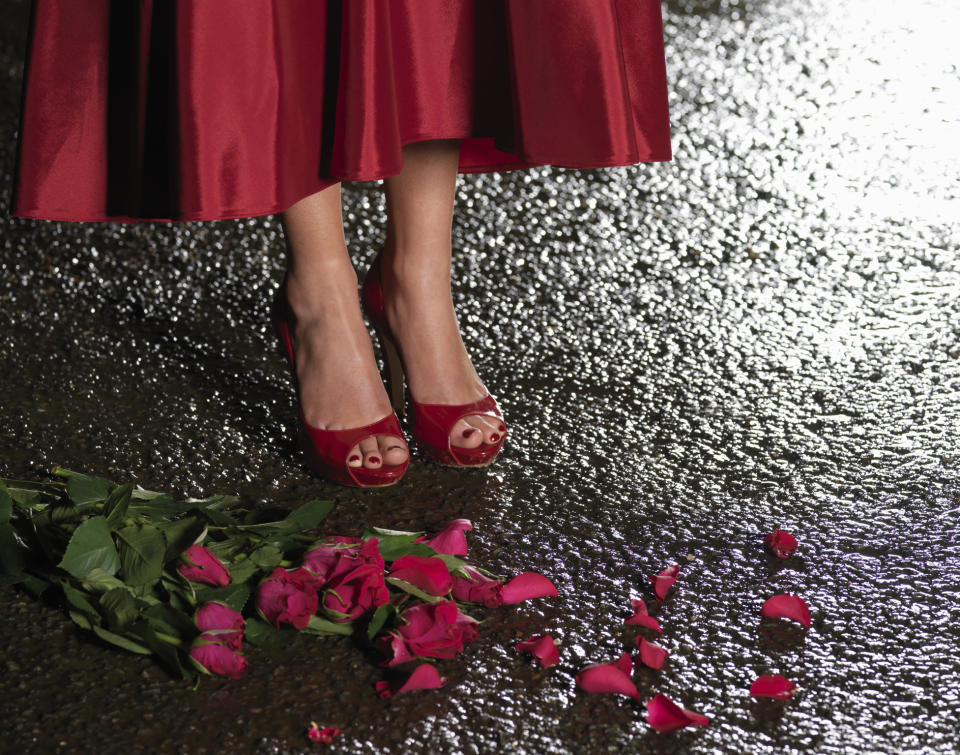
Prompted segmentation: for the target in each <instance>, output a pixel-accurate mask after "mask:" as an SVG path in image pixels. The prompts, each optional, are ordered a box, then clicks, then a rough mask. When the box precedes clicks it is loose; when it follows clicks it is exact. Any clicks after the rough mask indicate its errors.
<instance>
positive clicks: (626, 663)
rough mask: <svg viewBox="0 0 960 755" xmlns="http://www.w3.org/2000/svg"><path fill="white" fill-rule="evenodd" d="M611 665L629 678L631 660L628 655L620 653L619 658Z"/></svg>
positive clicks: (631, 668) (631, 669) (631, 666)
mask: <svg viewBox="0 0 960 755" xmlns="http://www.w3.org/2000/svg"><path fill="white" fill-rule="evenodd" d="M613 665H614V666H616V667H617V668H618V669H620V670H621V671H622V672H623V673H624V674H626V675H627V676H630V672H631V671H633V658H631V657H630V653H620V657H619V658H617V660H615V661H614V662H613Z"/></svg>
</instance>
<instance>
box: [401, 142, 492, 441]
mask: <svg viewBox="0 0 960 755" xmlns="http://www.w3.org/2000/svg"><path fill="white" fill-rule="evenodd" d="M459 153H460V142H459V140H456V139H444V140H433V141H426V142H416V143H414V144H408V145H407V146H405V147H404V148H403V170H402V171H401V172H400V173H398V174H397V175H394V176H390V177H389V178H387V179H386V180H385V181H384V188H385V192H386V198H387V239H386V244H385V246H384V257H383V263H382V264H383V268H382V277H383V289H384V305H385V310H386V316H387V320H388V322H389V324H390V329H391V330H392V331H393V334H394V336H395V337H396V338H397V341H398V345H399V347H400V351H401V353H402V354H403V361H404V367H405V372H406V376H407V383H408V386H409V388H410V394H411V395H412V396H413V397H414V398H415V399H416V400H417V402H419V403H426V404H466V403H469V402H472V401H476V400H478V399H480V398H483V396H484V395H485V394H486V390H485V389H484V387H483V383H481V382H480V378H479V377H477V373H476V371H475V370H474V369H473V364H471V362H470V357H469V356H467V352H466V349H465V348H464V346H463V340H462V339H461V338H460V329H459V326H458V325H457V316H456V314H455V313H454V309H453V300H452V298H451V295H450V246H451V239H450V234H451V226H452V222H453V204H454V195H455V192H456V182H457V163H458V159H459ZM505 429H506V428H505V427H504V426H503V425H502V424H501V423H500V422H498V421H496V420H493V419H490V418H489V417H483V416H481V415H473V416H470V417H467V418H466V419H465V420H461V421H460V422H458V423H457V424H456V425H455V426H454V427H453V430H452V432H451V433H450V439H451V442H452V443H453V445H456V446H461V447H464V448H476V447H477V446H480V445H481V444H484V443H487V444H492V443H496V442H497V441H498V440H499V438H500V434H501V433H503V432H504V430H505Z"/></svg>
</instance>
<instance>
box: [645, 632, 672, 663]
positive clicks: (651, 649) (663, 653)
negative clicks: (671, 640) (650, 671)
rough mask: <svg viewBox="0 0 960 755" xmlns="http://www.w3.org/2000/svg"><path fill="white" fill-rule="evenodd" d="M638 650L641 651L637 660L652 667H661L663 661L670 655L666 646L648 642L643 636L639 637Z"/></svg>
mask: <svg viewBox="0 0 960 755" xmlns="http://www.w3.org/2000/svg"><path fill="white" fill-rule="evenodd" d="M637 650H639V651H640V655H638V656H637V660H638V661H640V662H641V663H642V664H643V665H644V666H649V667H650V668H660V667H661V666H662V665H663V662H664V661H665V660H667V658H668V657H669V656H670V653H669V652H668V651H667V650H666V648H662V647H660V646H659V645H654V644H653V643H652V642H647V641H646V640H645V639H643V637H637Z"/></svg>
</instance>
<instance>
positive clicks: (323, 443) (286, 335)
mask: <svg viewBox="0 0 960 755" xmlns="http://www.w3.org/2000/svg"><path fill="white" fill-rule="evenodd" d="M286 288H287V281H286V279H284V281H283V284H282V285H281V286H280V289H279V291H277V296H276V298H275V299H274V301H273V327H274V330H276V333H277V337H278V338H279V339H280V344H281V346H282V347H283V348H284V349H285V350H286V354H287V357H288V359H289V360H290V369H291V371H292V372H293V380H294V384H295V385H296V386H297V396H298V397H299V395H300V386H299V383H298V382H297V365H296V361H295V360H294V356H293V344H292V343H291V341H290V334H291V333H292V331H293V320H294V318H293V313H292V312H291V310H290V305H289V303H288V302H287V297H286ZM298 424H299V433H298V434H299V440H300V447H301V448H302V449H303V452H304V455H305V456H306V459H307V464H308V466H309V467H310V469H311V470H312V471H313V472H315V473H316V474H318V475H319V476H321V477H323V478H325V479H327V480H329V481H331V482H335V483H338V484H340V485H349V486H352V487H360V488H383V487H387V486H388V485H394V484H395V483H397V482H398V481H399V480H400V478H401V477H403V474H404V472H406V471H407V467H408V466H410V459H409V456H408V458H407V461H405V462H404V463H403V464H397V465H392V466H387V465H384V466H382V467H380V468H379V469H367V468H366V467H362V466H361V467H351V466H350V465H349V464H347V454H349V453H350V449H351V448H353V447H354V446H355V445H357V444H358V443H359V442H360V441H361V440H365V439H366V438H371V437H375V436H377V435H394V436H396V437H397V438H399V439H400V440H401V441H402V442H403V444H404V446H406V440H404V437H403V430H402V429H401V428H400V422H399V420H397V415H396V414H395V413H392V412H391V413H390V414H389V415H388V416H386V417H384V418H383V419H380V420H377V421H376V422H374V423H372V424H369V425H364V426H363V427H351V428H349V429H346V430H321V429H320V428H318V427H313V426H312V425H309V424H307V420H306V419H305V418H304V416H303V409H302V408H301V409H300V411H299V422H298Z"/></svg>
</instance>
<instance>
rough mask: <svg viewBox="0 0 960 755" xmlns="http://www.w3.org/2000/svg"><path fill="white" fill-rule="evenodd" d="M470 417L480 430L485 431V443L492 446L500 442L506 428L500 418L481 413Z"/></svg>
mask: <svg viewBox="0 0 960 755" xmlns="http://www.w3.org/2000/svg"><path fill="white" fill-rule="evenodd" d="M469 419H470V421H471V422H473V424H474V425H476V426H477V427H478V428H480V432H481V433H483V442H484V443H486V444H487V445H489V446H492V445H494V444H495V443H499V442H500V439H501V438H502V437H503V432H504V430H505V429H506V428H505V427H504V426H503V423H502V422H501V421H500V420H498V419H496V418H494V417H487V416H486V415H480V414H476V415H474V416H473V417H470V418H469ZM501 428H503V429H501Z"/></svg>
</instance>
